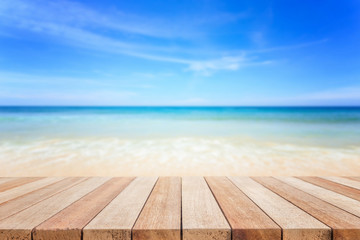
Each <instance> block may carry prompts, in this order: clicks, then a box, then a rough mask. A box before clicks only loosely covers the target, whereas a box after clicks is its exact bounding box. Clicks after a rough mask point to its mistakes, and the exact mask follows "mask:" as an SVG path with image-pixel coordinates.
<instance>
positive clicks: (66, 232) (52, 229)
mask: <svg viewBox="0 0 360 240" xmlns="http://www.w3.org/2000/svg"><path fill="white" fill-rule="evenodd" d="M133 179H134V178H113V179H111V180H109V181H108V182H106V183H104V184H103V185H101V186H100V187H98V188H97V189H95V190H94V191H92V192H90V193H89V194H87V195H86V196H84V197H82V198H81V199H80V200H78V201H76V202H75V203H73V204H71V205H70V206H68V207H67V208H65V209H64V210H62V211H61V212H59V213H57V214H56V215H54V216H53V217H51V218H50V219H48V220H46V221H45V222H43V223H42V224H40V225H39V226H38V227H36V228H35V229H34V231H33V240H40V239H47V240H57V239H62V240H81V236H82V229H83V228H84V227H85V226H86V224H88V223H89V222H90V221H91V219H93V218H94V217H95V216H96V215H97V214H98V213H99V212H100V211H101V210H102V209H103V208H104V207H105V206H106V205H107V204H109V202H111V200H113V199H114V198H115V197H116V196H117V195H118V194H119V193H120V192H121V191H122V190H123V189H124V188H125V187H126V186H127V185H128V184H129V183H130V182H131V181H132V180H133Z"/></svg>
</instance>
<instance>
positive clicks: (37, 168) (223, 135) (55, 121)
mask: <svg viewBox="0 0 360 240" xmlns="http://www.w3.org/2000/svg"><path fill="white" fill-rule="evenodd" d="M0 122H1V127H0V128H1V132H2V135H1V139H0V155H1V156H2V159H3V160H2V166H3V167H2V168H1V170H0V175H2V176H41V175H48V176H63V175H66V176H89V175H92V176H137V175H141V176H143V175H145V176H152V175H161V176H179V175H180V176H193V175H206V176H207V175H217V176H221V175H242V176H246V175H280V176H282V175H323V176H325V175H336V176H341V175H356V174H357V173H358V172H359V170H360V148H359V143H360V108H356V107H349V108H341V107H332V108H331V107H323V108H319V107H307V108H306V107H295V108H294V107H293V108H291V107H263V108H261V107H20V108H19V107H6V108H4V107H2V108H0Z"/></svg>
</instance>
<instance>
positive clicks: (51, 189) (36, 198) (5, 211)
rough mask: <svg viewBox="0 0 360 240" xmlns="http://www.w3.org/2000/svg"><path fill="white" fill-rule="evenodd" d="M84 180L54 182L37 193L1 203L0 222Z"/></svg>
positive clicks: (68, 179)
mask: <svg viewBox="0 0 360 240" xmlns="http://www.w3.org/2000/svg"><path fill="white" fill-rule="evenodd" d="M84 180H85V178H75V177H74V178H67V179H64V180H62V181H60V182H56V183H54V184H51V185H48V186H46V187H44V188H41V189H39V190H37V191H34V192H31V193H28V194H25V195H23V196H21V197H19V198H16V199H13V200H10V201H8V202H6V203H3V204H1V205H0V220H1V219H4V218H7V217H9V216H11V215H13V214H15V213H17V212H20V211H22V210H24V209H26V208H28V207H30V206H32V205H35V204H36V203H38V202H41V201H43V200H45V199H47V198H49V197H51V196H53V195H55V194H57V193H59V192H61V191H63V190H65V189H68V188H70V187H72V186H74V185H76V184H78V183H80V182H81V181H84Z"/></svg>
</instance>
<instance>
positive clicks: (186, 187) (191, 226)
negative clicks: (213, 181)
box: [182, 177, 231, 240]
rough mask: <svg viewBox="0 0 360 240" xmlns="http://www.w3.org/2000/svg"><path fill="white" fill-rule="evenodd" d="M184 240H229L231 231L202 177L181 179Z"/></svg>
mask: <svg viewBox="0 0 360 240" xmlns="http://www.w3.org/2000/svg"><path fill="white" fill-rule="evenodd" d="M182 229H183V230H182V231H183V239H184V240H210V239H218V240H230V239H231V229H230V226H229V224H228V222H227V221H226V219H225V217H224V215H223V214H222V212H221V209H220V208H219V206H218V204H217V203H216V200H215V198H214V196H213V195H212V193H211V191H210V189H209V187H208V185H207V183H206V182H205V179H204V178H203V177H183V178H182Z"/></svg>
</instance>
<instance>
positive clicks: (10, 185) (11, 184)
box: [0, 177, 41, 192]
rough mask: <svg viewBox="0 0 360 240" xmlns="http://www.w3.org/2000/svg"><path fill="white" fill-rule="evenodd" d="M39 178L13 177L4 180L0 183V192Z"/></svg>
mask: <svg viewBox="0 0 360 240" xmlns="http://www.w3.org/2000/svg"><path fill="white" fill-rule="evenodd" d="M40 179H41V178H38V177H23V178H14V179H11V180H10V181H6V182H4V183H2V184H0V192H4V191H6V190H9V189H11V188H14V187H18V186H21V185H24V184H26V183H31V182H33V181H36V180H40Z"/></svg>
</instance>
